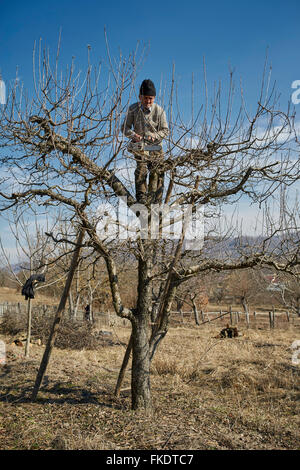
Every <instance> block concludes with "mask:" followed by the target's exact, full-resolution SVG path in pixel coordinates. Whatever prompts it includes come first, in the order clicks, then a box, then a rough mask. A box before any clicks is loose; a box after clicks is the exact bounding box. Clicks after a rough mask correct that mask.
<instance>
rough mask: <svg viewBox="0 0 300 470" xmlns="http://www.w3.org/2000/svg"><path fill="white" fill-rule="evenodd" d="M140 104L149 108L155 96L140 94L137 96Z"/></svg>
mask: <svg viewBox="0 0 300 470" xmlns="http://www.w3.org/2000/svg"><path fill="white" fill-rule="evenodd" d="M139 98H140V101H141V103H142V106H143V107H144V108H146V109H149V108H151V106H152V105H153V103H154V100H155V96H148V95H140V96H139Z"/></svg>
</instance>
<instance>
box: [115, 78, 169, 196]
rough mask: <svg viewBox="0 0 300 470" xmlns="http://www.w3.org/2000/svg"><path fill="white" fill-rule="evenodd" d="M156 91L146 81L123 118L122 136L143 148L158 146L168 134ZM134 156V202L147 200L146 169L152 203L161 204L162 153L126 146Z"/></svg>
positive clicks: (160, 151) (164, 116)
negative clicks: (137, 97) (156, 98)
mask: <svg viewBox="0 0 300 470" xmlns="http://www.w3.org/2000/svg"><path fill="white" fill-rule="evenodd" d="M155 97H156V89H155V86H154V83H153V82H152V81H151V80H149V79H147V80H144V81H143V82H142V84H141V87H140V93H139V100H140V101H139V102H138V103H134V104H132V105H131V106H130V107H129V110H128V113H127V115H126V118H125V120H124V122H123V124H122V132H123V133H124V135H125V136H126V137H128V138H130V139H131V142H132V143H133V144H134V143H138V142H143V143H144V144H146V145H147V144H148V145H149V144H154V145H155V144H157V145H159V144H161V142H162V140H163V139H164V138H165V137H167V135H168V134H169V127H168V123H167V119H166V113H165V111H164V110H163V108H162V107H161V106H159V105H158V104H156V103H155V102H154V101H155ZM129 150H130V151H131V152H132V153H133V154H134V156H135V159H136V162H137V166H136V170H135V187H136V198H137V201H138V202H141V203H144V202H145V201H146V198H147V168H148V169H149V172H150V174H149V191H150V192H151V193H152V201H151V202H161V201H162V195H163V184H164V174H163V171H162V170H160V168H159V167H160V165H159V163H160V162H161V161H162V159H163V152H162V150H156V151H154V152H152V151H151V152H149V151H147V150H137V149H135V146H134V145H132V146H129Z"/></svg>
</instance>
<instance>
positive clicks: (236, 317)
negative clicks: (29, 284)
mask: <svg viewBox="0 0 300 470" xmlns="http://www.w3.org/2000/svg"><path fill="white" fill-rule="evenodd" d="M56 309H57V306H56V305H47V304H37V305H34V304H33V305H32V315H34V314H35V313H38V314H43V315H45V316H53V317H54V315H55V312H56ZM6 312H9V313H10V314H15V315H24V314H27V304H26V303H24V302H23V303H21V302H19V303H14V302H2V303H0V320H1V317H3V315H4V314H5V313H6ZM85 313H86V312H85V310H80V309H78V310H77V311H76V312H74V313H72V312H70V311H69V309H66V312H65V315H67V316H68V317H69V318H71V319H74V320H76V321H83V320H86V319H87V317H86V315H85ZM89 320H90V321H93V322H97V323H98V324H100V325H103V326H129V325H130V322H129V320H127V319H123V318H120V317H118V316H117V315H116V313H115V312H112V311H106V312H102V311H93V312H92V315H91V318H89ZM170 324H171V326H183V325H187V324H188V325H192V324H194V325H199V326H201V325H204V324H218V325H225V324H230V325H231V326H233V325H234V326H240V327H247V328H270V329H273V328H287V327H289V326H291V325H294V326H296V327H298V326H299V327H300V317H299V316H298V315H296V314H295V313H293V312H290V311H289V310H283V309H276V308H274V307H273V306H272V307H270V309H267V308H264V309H263V310H262V309H256V310H252V311H250V312H248V313H247V312H242V311H239V310H235V309H234V308H232V307H230V308H228V309H227V310H205V311H204V310H200V311H199V312H198V311H172V312H171V315H170Z"/></svg>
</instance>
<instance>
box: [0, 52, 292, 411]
mask: <svg viewBox="0 0 300 470" xmlns="http://www.w3.org/2000/svg"><path fill="white" fill-rule="evenodd" d="M34 58H35V59H34V90H35V93H34V96H33V97H32V99H30V100H29V98H28V97H27V95H25V93H24V91H23V89H22V87H21V85H20V82H19V81H16V83H15V86H14V87H12V88H11V89H10V90H8V93H7V94H8V99H7V103H6V105H4V106H2V108H1V120H0V143H1V150H0V152H1V163H2V172H1V191H0V198H1V210H3V211H4V210H6V211H7V210H10V209H11V208H13V207H22V208H23V209H24V207H25V206H26V205H32V206H34V205H35V204H39V205H43V206H46V207H47V210H48V211H49V212H51V211H52V210H55V209H56V208H57V207H60V206H64V208H65V209H66V211H67V213H68V214H69V217H70V220H72V221H73V223H74V224H77V227H78V233H79V234H80V237H79V238H78V241H77V243H76V242H75V245H77V251H76V253H74V256H75V254H76V256H75V258H74V263H73V265H74V266H76V263H77V261H78V251H79V250H80V248H81V247H82V246H89V247H91V248H92V249H93V250H94V251H95V253H97V256H98V257H99V258H102V259H103V260H104V262H105V265H106V269H107V273H108V277H109V282H110V290H111V296H112V302H113V306H114V309H115V312H116V314H117V315H119V316H120V317H123V318H127V319H129V320H130V322H131V326H132V332H131V338H130V342H129V345H128V348H127V351H126V357H125V358H124V363H123V368H122V370H123V371H124V368H125V367H126V363H127V361H128V358H129V356H130V353H131V352H132V374H131V390H132V408H133V409H141V408H142V409H150V408H151V391H150V367H151V359H152V357H153V355H154V353H155V351H156V348H157V346H158V345H159V343H160V341H161V340H162V338H164V337H165V335H166V333H167V331H168V323H169V317H170V312H171V306H172V303H173V301H174V298H175V295H176V290H177V288H178V287H179V286H180V285H181V284H182V283H183V282H185V281H187V280H189V279H191V278H193V277H196V276H197V275H198V274H203V273H205V272H209V271H223V270H227V271H229V270H235V269H243V268H251V267H253V266H256V265H269V266H273V267H275V268H276V269H279V270H286V271H289V270H292V269H293V268H294V267H295V266H296V265H297V264H298V262H299V243H298V242H299V240H298V239H297V236H296V235H295V236H294V239H293V241H292V242H290V243H289V244H288V246H287V244H285V243H284V236H285V229H286V227H285V226H284V224H283V220H279V221H278V223H277V224H276V225H273V226H272V225H271V226H270V227H271V229H270V230H269V231H268V230H267V228H266V230H265V233H264V237H261V238H260V239H259V242H258V241H257V242H255V243H252V244H251V243H246V244H245V243H244V242H243V239H242V238H241V239H240V241H241V243H240V244H239V245H238V246H236V247H235V250H232V249H230V246H228V244H227V245H226V238H227V237H226V235H228V236H229V235H230V233H231V232H233V228H234V227H233V226H232V225H230V224H229V225H228V226H226V224H225V225H224V226H222V225H220V223H219V221H220V220H221V219H220V216H221V214H222V210H223V208H224V207H227V206H230V205H232V204H233V203H234V202H236V201H237V200H238V199H239V198H243V199H248V200H250V201H253V202H255V203H266V202H267V201H271V200H274V201H276V198H277V192H278V189H279V188H280V187H282V186H283V185H285V186H286V187H288V186H291V185H292V184H293V183H294V182H295V181H296V180H297V178H298V177H299V164H298V162H297V159H295V158H294V153H293V144H292V138H293V136H294V134H293V116H291V113H290V111H289V109H287V110H286V111H285V112H283V111H280V110H279V109H278V103H277V96H276V94H275V90H274V89H272V88H270V86H269V80H267V79H266V80H265V78H263V81H262V86H261V89H260V90H258V99H257V103H256V105H255V109H254V110H253V111H252V112H251V114H250V112H248V110H247V107H246V104H245V99H244V91H243V90H242V89H241V91H240V93H239V94H238V97H240V101H239V106H238V107H237V106H236V98H235V94H234V91H235V89H234V82H233V78H232V76H231V77H230V84H229V86H228V91H227V93H226V95H225V96H223V94H222V93H223V90H222V89H221V87H218V88H215V89H214V91H213V93H212V97H211V95H210V93H209V91H208V87H207V86H206V85H205V84H204V86H203V93H202V96H204V98H203V99H202V100H199V102H198V103H197V100H196V98H194V99H193V100H192V102H193V106H192V110H191V111H190V113H189V115H188V118H186V117H184V114H185V113H183V110H182V108H181V106H182V105H181V104H180V103H181V100H180V90H177V89H176V84H175V77H174V74H173V75H172V80H171V83H170V86H166V90H165V91H164V96H165V103H167V104H166V109H167V114H168V120H169V126H170V136H169V140H168V142H167V143H166V145H165V149H164V150H165V152H164V153H165V155H164V159H163V161H162V160H161V161H159V163H158V166H157V169H156V171H157V172H160V174H162V173H163V174H164V176H165V193H164V199H163V202H164V204H163V205H161V201H160V195H159V194H157V187H156V186H155V185H156V183H155V180H156V179H155V177H154V176H155V171H154V173H153V174H152V178H150V181H149V185H148V188H147V189H146V190H145V193H144V194H143V205H142V204H140V203H141V200H137V199H136V196H135V192H134V184H133V178H132V168H134V166H135V159H134V157H133V155H132V154H129V153H128V152H127V151H126V146H125V143H126V142H125V141H124V137H123V136H122V133H121V131H120V129H121V124H122V121H123V119H124V117H125V115H126V111H127V109H128V106H129V104H130V102H131V101H132V100H133V98H135V81H136V75H137V63H138V61H139V60H138V56H137V54H136V53H134V54H132V55H130V56H129V57H128V58H124V57H123V56H121V55H120V57H118V59H117V60H115V59H114V58H113V57H111V55H110V53H109V51H108V58H107V60H105V61H103V63H102V64H101V65H100V66H98V67H94V66H93V65H92V64H91V51H90V50H89V51H88V60H87V64H86V68H85V71H84V72H82V71H81V70H80V71H79V70H78V71H77V69H76V67H75V64H74V63H73V62H72V64H71V65H70V67H69V68H67V69H66V70H65V71H64V72H62V71H61V70H60V65H59V54H57V56H56V58H55V59H54V60H53V62H52V61H51V59H50V57H49V55H48V54H47V53H46V52H43V51H42V49H41V47H40V48H39V50H36V51H35V54H34ZM265 76H266V74H264V77H265ZM135 99H136V98H135ZM210 100H211V101H210ZM100 204H101V206H100ZM105 204H107V207H108V210H105V209H104V207H105ZM122 204H123V206H122V207H123V209H124V207H125V208H126V210H127V215H126V217H127V218H125V220H127V222H126V224H127V226H126V224H124V223H123V222H124V221H123V217H119V218H118V220H115V219H114V217H113V216H112V215H113V214H114V210H115V213H116V214H117V213H118V215H120V212H117V211H118V210H119V208H120V207H121V205H122ZM99 206H100V209H99ZM180 214H181V218H180ZM182 214H183V216H182ZM185 214H189V215H188V216H185ZM123 215H124V214H123ZM131 217H132V218H133V222H132V221H131ZM197 217H198V218H199V220H204V221H205V236H202V235H201V233H200V232H201V230H200V232H198V231H197V230H194V229H193V224H196V225H197V220H198V219H197ZM120 219H122V220H120ZM178 219H179V220H178ZM128 220H129V228H130V230H129V229H128ZM105 221H106V222H105ZM157 221H159V222H158V224H157ZM154 222H155V224H156V225H155V224H154ZM284 222H285V223H288V222H289V220H288V218H285V219H284ZM178 223H179V226H180V229H178V225H177V224H178ZM218 224H219V226H218ZM274 224H275V223H274ZM153 225H155V227H156V228H155V230H154V231H153V230H152V231H151V230H150V228H153ZM132 231H133V232H132ZM296 231H297V228H296ZM124 233H125V235H126V234H127V235H128V236H125V235H124ZM132 233H134V235H135V236H132ZM166 233H167V235H166ZM195 233H196V235H197V236H196V237H195V236H194V235H195ZM295 233H296V232H295ZM274 234H277V235H280V241H279V242H278V243H277V245H276V247H274V245H272V243H271V242H272V240H273V235H274ZM75 245H74V241H73V246H75ZM122 253H123V254H124V253H125V254H127V256H128V257H131V258H133V259H134V262H135V263H136V276H137V298H136V305H135V306H134V308H132V307H131V306H130V307H128V306H127V305H126V304H124V302H123V298H122V295H121V289H120V281H119V277H118V273H119V267H120V256H121V254H122ZM71 281H72V276H70V278H69V284H68V286H70V283H71ZM68 286H66V294H67V290H68V289H67V287H68ZM153 302H154V303H155V308H154V309H153ZM64 306H65V303H62V305H61V309H60V312H61V311H63V309H64ZM59 315H61V313H60V314H59ZM58 325H59V318H58V319H57V320H55V325H54V326H53V330H54V329H55V328H56V329H57V327H58ZM51 344H52V343H51V341H49V345H48V346H47V348H48V350H49V351H50V350H51V347H52V346H51ZM41 374H42V372H41V373H40V375H41ZM37 390H38V388H37V389H36V393H37Z"/></svg>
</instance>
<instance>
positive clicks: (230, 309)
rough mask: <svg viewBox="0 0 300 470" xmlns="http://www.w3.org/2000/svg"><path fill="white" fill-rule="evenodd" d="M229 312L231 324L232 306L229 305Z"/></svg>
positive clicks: (231, 323)
mask: <svg viewBox="0 0 300 470" xmlns="http://www.w3.org/2000/svg"><path fill="white" fill-rule="evenodd" d="M229 313H230V325H231V326H232V325H233V318H232V306H231V305H230V307H229Z"/></svg>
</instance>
